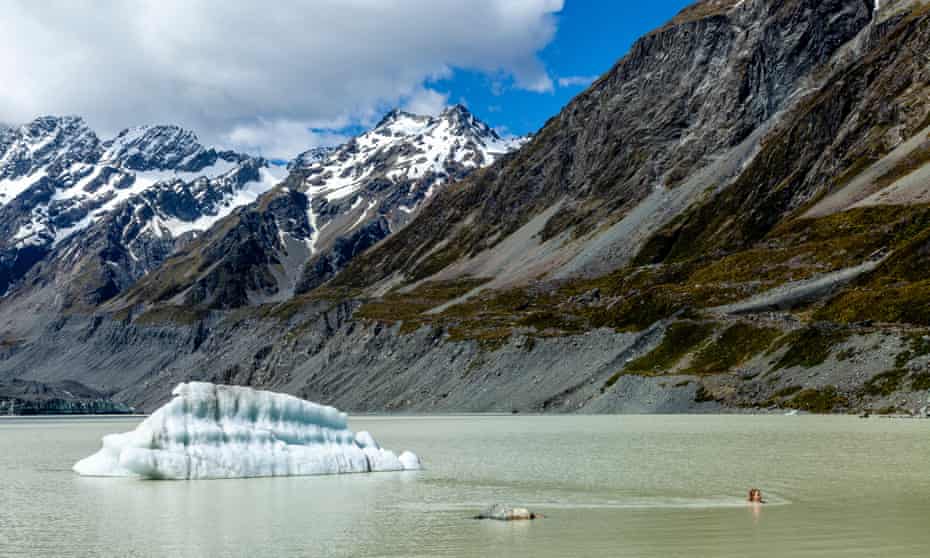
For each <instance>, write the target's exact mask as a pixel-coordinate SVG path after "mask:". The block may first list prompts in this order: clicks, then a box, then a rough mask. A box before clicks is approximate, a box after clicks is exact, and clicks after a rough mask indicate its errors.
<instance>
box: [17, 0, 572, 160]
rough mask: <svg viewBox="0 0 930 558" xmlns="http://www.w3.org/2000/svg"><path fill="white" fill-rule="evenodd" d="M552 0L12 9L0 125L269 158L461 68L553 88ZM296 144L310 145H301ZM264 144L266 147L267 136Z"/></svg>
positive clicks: (557, 4) (102, 3)
mask: <svg viewBox="0 0 930 558" xmlns="http://www.w3.org/2000/svg"><path fill="white" fill-rule="evenodd" d="M561 8H562V0H471V1H469V2H459V1H452V0H420V1H413V0H407V1H403V0H393V1H391V0H282V1H279V2H274V3H270V4H269V3H258V2H249V3H246V2H211V1H209V0H159V1H155V0H142V1H139V2H132V3H129V2H120V1H117V0H99V1H97V0H94V1H90V0H84V1H81V0H74V1H66V0H49V1H46V2H31V1H28V0H12V1H11V2H8V3H6V4H5V7H4V12H5V14H4V18H5V21H6V22H7V25H6V26H5V32H4V33H3V34H0V76H2V78H3V81H4V82H5V83H6V84H8V87H4V88H2V89H0V122H23V121H26V120H29V119H31V118H32V117H34V116H36V115H37V114H44V113H56V114H62V113H73V114H81V115H83V116H85V117H86V118H87V119H88V120H89V122H90V123H91V124H92V125H93V126H95V127H97V128H99V129H101V130H103V131H105V132H112V131H115V130H117V129H119V128H122V127H125V126H128V125H133V124H140V123H146V122H172V123H178V124H181V125H184V126H187V127H190V128H193V129H196V130H198V132H199V133H200V135H201V136H202V137H203V139H204V140H205V141H207V142H208V143H209V142H219V143H222V144H225V145H228V146H230V147H239V148H242V147H252V146H251V145H249V143H250V142H252V143H258V144H260V145H261V147H263V148H264V149H265V151H266V153H265V154H266V155H270V156H288V155H294V153H291V151H293V149H294V146H296V145H300V146H301V147H309V146H311V145H313V143H319V142H323V141H325V139H326V138H325V137H321V136H320V135H319V134H311V133H310V132H307V129H308V128H313V129H321V128H322V129H325V128H328V127H331V126H333V125H337V126H338V125H340V124H351V123H355V122H359V121H364V120H366V119H369V120H370V119H371V118H373V117H374V116H375V115H376V114H380V112H381V111H382V110H383V109H384V108H385V107H386V106H388V105H394V104H404V103H408V104H412V105H417V104H420V103H426V104H427V105H428V106H430V107H433V106H434V105H435V104H436V102H437V101H438V100H440V99H441V94H439V93H436V92H431V90H429V89H425V88H424V82H426V81H428V80H430V79H435V78H441V77H444V76H449V75H450V74H451V72H452V71H453V69H454V68H464V69H470V70H476V71H480V72H487V73H493V74H498V75H499V74H503V75H505V76H510V77H511V78H512V79H513V82H514V84H515V86H516V87H520V88H525V89H529V90H534V91H540V90H547V89H551V88H552V79H551V78H550V76H549V75H548V73H547V71H546V69H545V67H544V66H543V64H542V63H541V61H540V60H539V58H538V56H537V53H538V52H539V50H540V49H542V48H543V47H544V46H545V45H546V44H547V43H549V41H550V40H551V39H552V37H553V35H554V33H555V28H556V19H555V15H554V14H555V13H556V12H558V11H559V10H561ZM305 133H306V137H303V136H304V134H305ZM271 137H274V141H270V140H266V139H264V138H271Z"/></svg>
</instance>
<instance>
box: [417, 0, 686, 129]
mask: <svg viewBox="0 0 930 558" xmlns="http://www.w3.org/2000/svg"><path fill="white" fill-rule="evenodd" d="M691 2H692V0H651V1H649V2H633V1H630V0H567V1H566V3H565V7H564V8H563V10H562V11H561V12H560V13H559V14H558V16H557V21H558V29H557V31H556V35H555V38H554V40H553V41H552V42H550V43H549V44H548V45H547V46H546V47H545V48H544V49H543V50H542V51H541V52H540V53H539V58H541V59H542V61H543V63H544V64H545V66H546V69H547V70H548V72H549V74H550V75H551V76H552V78H553V80H554V81H555V84H554V88H553V90H552V92H543V93H537V92H533V91H527V90H523V89H518V88H516V87H514V86H513V82H512V80H507V79H503V80H500V79H495V78H494V76H490V75H487V74H484V73H480V72H475V71H463V70H455V71H454V73H453V75H452V77H451V78H449V79H444V80H440V81H435V82H428V83H427V85H428V87H430V88H432V89H435V90H437V91H439V92H442V93H444V94H448V95H449V102H450V103H455V102H462V103H463V104H465V105H467V106H468V107H469V108H470V109H471V110H472V112H474V113H475V114H476V115H478V117H479V118H481V119H482V120H484V121H486V122H488V123H489V124H491V125H492V126H495V127H497V128H500V129H503V130H505V131H506V132H509V133H512V134H515V135H523V134H526V133H530V132H535V131H536V130H538V129H539V128H540V127H541V126H542V125H543V124H544V123H545V121H546V120H547V119H548V118H550V117H552V116H554V115H555V114H557V113H558V112H559V110H560V109H561V108H562V107H563V106H565V104H566V103H568V101H570V100H571V99H572V97H574V96H575V95H577V94H578V93H580V92H581V91H582V90H584V88H585V86H586V85H585V83H584V82H585V81H586V80H583V79H578V80H571V78H591V77H594V76H598V75H600V74H602V73H604V72H606V71H607V70H608V69H610V67H611V66H613V64H614V63H615V62H616V61H617V60H619V59H620V58H621V57H622V56H623V55H624V54H626V52H627V51H628V50H629V48H630V46H632V44H633V42H634V41H636V39H637V38H639V37H641V36H642V35H644V34H646V33H647V32H649V31H651V30H653V29H655V28H657V27H659V26H661V25H662V24H663V23H665V22H666V21H668V20H669V19H671V18H672V17H673V16H674V15H675V14H676V13H678V11H680V10H681V9H682V8H684V7H685V6H687V5H688V4H690V3H691ZM559 78H561V79H562V80H563V81H564V80H566V78H568V80H569V81H577V83H563V85H560V84H559V83H558V80H559Z"/></svg>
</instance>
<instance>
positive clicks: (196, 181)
mask: <svg viewBox="0 0 930 558" xmlns="http://www.w3.org/2000/svg"><path fill="white" fill-rule="evenodd" d="M282 177H283V176H275V175H274V173H273V169H271V168H270V167H269V165H268V164H267V162H266V161H264V160H263V159H260V158H254V157H249V156H247V155H243V154H238V153H233V152H230V151H217V150H216V149H214V148H208V147H205V146H203V145H202V144H201V143H200V142H199V140H198V138H197V135H196V134H194V133H193V132H192V131H189V130H185V129H183V128H181V127H178V126H171V125H156V126H140V127H136V128H129V129H126V130H123V131H122V132H120V133H119V134H118V135H117V136H116V137H115V138H113V139H110V140H107V141H101V140H100V138H99V137H98V136H97V134H96V133H94V131H93V130H91V129H90V127H89V126H88V125H87V123H86V122H85V121H84V120H83V119H82V118H80V117H77V116H62V117H58V116H43V117H40V118H37V119H35V120H33V121H32V122H29V123H27V124H24V125H22V126H19V127H16V128H8V129H4V130H0V294H2V293H4V292H6V291H7V289H8V287H9V285H10V284H11V283H13V282H16V281H18V280H19V279H20V278H21V277H22V276H23V275H24V274H25V273H26V272H27V271H29V270H30V269H31V268H32V267H33V266H34V265H36V264H37V263H38V262H40V261H42V260H43V259H44V258H45V257H46V256H47V255H49V254H50V253H51V252H52V251H53V250H54V249H56V248H57V247H58V246H59V245H62V244H63V243H65V241H73V242H74V243H77V244H82V245H83V244H86V243H87V242H88V240H87V239H88V238H90V237H91V236H93V235H91V234H87V231H90V230H92V229H94V228H95V227H98V226H99V227H102V228H103V229H105V230H106V231H107V232H106V234H103V232H102V231H98V232H100V233H101V234H102V238H106V239H107V240H106V243H105V244H106V250H108V251H109V252H110V256H109V259H108V260H107V261H109V262H110V264H109V266H110V267H111V268H114V269H117V270H118V272H114V273H115V274H116V275H119V276H120V277H121V278H120V281H119V282H120V283H121V284H128V282H130V281H132V280H133V279H134V278H137V277H138V276H140V275H141V274H143V273H145V272H146V271H148V270H150V269H152V268H154V267H156V266H157V265H158V264H159V263H161V261H162V260H163V259H164V258H165V257H166V256H167V255H168V254H170V253H171V252H172V251H173V250H174V247H173V245H174V242H175V240H176V239H178V238H179V237H181V236H183V235H185V234H187V233H190V232H195V231H202V230H205V229H206V228H208V227H209V226H210V225H212V224H213V223H214V222H216V221H217V220H219V219H220V218H222V217H223V216H225V215H227V214H229V213H230V212H231V211H232V210H233V209H235V208H236V207H238V206H241V205H243V204H245V203H249V202H250V201H253V200H254V199H256V198H257V196H258V195H259V194H261V193H262V192H264V191H266V190H268V189H270V188H271V187H272V186H273V185H274V184H275V183H276V181H277V179H278V178H282ZM78 233H80V234H79V236H80V238H74V237H75V236H76V235H78ZM69 239H70V240H69ZM92 253H94V249H90V248H89V247H88V246H83V248H80V249H76V250H74V251H73V252H72V253H71V257H72V259H74V258H75V256H77V259H80V257H82V256H84V255H88V254H92ZM118 254H121V256H119V255H118ZM121 257H124V258H125V263H119V264H115V263H116V262H118V261H119V260H120V259H121ZM114 264H115V265H114Z"/></svg>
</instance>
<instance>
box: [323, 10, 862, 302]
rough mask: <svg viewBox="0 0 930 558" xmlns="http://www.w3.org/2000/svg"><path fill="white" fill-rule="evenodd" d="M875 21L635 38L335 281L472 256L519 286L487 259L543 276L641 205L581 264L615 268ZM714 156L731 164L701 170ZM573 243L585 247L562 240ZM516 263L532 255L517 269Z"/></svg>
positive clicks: (798, 20) (817, 15) (757, 20)
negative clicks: (491, 164)
mask: <svg viewBox="0 0 930 558" xmlns="http://www.w3.org/2000/svg"><path fill="white" fill-rule="evenodd" d="M871 16H872V14H871V9H870V7H869V5H868V3H866V2H864V1H862V0H827V1H821V0H791V1H788V2H770V1H747V2H702V3H699V4H698V5H697V6H696V7H694V8H692V9H690V10H687V11H685V12H684V13H683V14H681V16H679V17H678V18H677V19H676V20H674V21H673V22H671V23H670V24H668V25H666V26H665V27H662V28H661V29H658V30H656V31H654V32H652V33H650V34H648V35H646V36H645V37H643V38H642V39H640V40H639V41H637V42H636V44H634V45H633V47H632V48H631V50H630V53H629V54H628V55H627V56H625V57H624V58H623V59H622V60H620V61H619V62H618V63H617V64H616V65H615V66H614V67H613V68H612V69H611V70H610V71H609V72H607V73H606V74H605V75H603V76H602V77H601V78H599V79H598V80H597V81H595V82H594V83H593V84H592V85H591V87H589V88H588V90H587V91H585V92H584V93H582V94H580V95H579V96H578V97H576V98H575V99H574V100H573V101H572V102H571V103H569V104H568V106H566V107H565V108H564V109H563V110H562V111H561V112H560V113H559V114H558V115H557V116H556V117H554V118H553V119H552V120H550V121H549V122H548V123H547V124H546V126H545V127H544V128H543V129H542V130H540V132H539V133H538V134H536V136H535V137H534V138H533V140H532V141H530V142H529V143H528V144H527V145H526V146H525V148H524V149H522V150H520V152H519V153H518V154H517V155H516V157H514V159H513V160H511V161H508V162H507V163H506V164H502V165H498V166H496V167H495V168H492V169H491V170H490V172H487V173H482V174H481V175H478V176H477V177H476V178H473V179H471V180H468V181H465V182H464V183H463V184H461V185H460V186H459V187H458V188H456V189H455V190H454V191H451V192H450V193H449V195H444V196H440V197H439V198H438V199H437V200H436V202H434V203H433V204H431V207H430V211H429V212H426V213H424V214H423V215H422V216H421V217H420V218H419V219H417V221H416V222H414V223H412V224H411V226H409V227H407V228H406V229H405V230H404V231H402V232H401V233H400V234H398V235H396V236H394V237H392V238H391V239H390V240H389V241H388V242H386V243H385V244H384V246H383V247H382V248H381V249H380V250H375V251H371V252H369V253H368V254H366V255H365V257H363V258H361V259H359V260H357V261H356V262H355V263H354V264H353V265H352V266H350V269H349V270H348V272H347V273H345V274H343V275H342V277H341V278H340V279H337V281H339V282H342V283H345V284H350V285H359V286H360V285H365V284H369V283H370V282H371V281H372V278H388V277H393V276H395V274H400V275H402V276H404V277H405V278H407V279H408V280H419V279H424V278H427V277H431V276H433V275H435V274H437V272H440V271H442V270H443V269H444V268H447V267H448V266H449V264H450V263H455V262H461V261H462V260H465V259H466V258H469V257H473V258H476V259H478V261H477V262H475V263H474V264H472V265H470V266H466V267H465V268H464V269H463V272H475V274H479V273H480V274H507V275H511V276H519V271H518V270H517V269H514V268H512V267H508V266H506V265H503V266H502V265H489V264H485V263H484V262H483V261H481V260H494V259H495V257H497V258H499V259H503V260H519V263H520V267H522V268H524V269H531V270H532V269H540V270H545V271H546V272H548V273H551V272H552V271H553V268H554V267H558V266H559V265H565V262H567V261H568V262H571V261H572V257H577V258H584V256H585V255H586V250H585V249H586V248H589V247H591V246H592V245H594V244H596V240H597V239H596V238H590V233H594V234H595V235H596V234H597V233H601V234H602V235H604V234H607V233H605V232H604V227H605V226H606V225H609V224H612V223H614V222H616V221H617V220H618V219H620V218H621V217H623V216H627V217H629V218H631V219H632V218H638V213H637V207H638V206H642V207H643V208H645V209H646V213H647V215H646V216H645V217H644V218H639V220H638V221H637V222H636V223H635V224H634V225H632V226H631V227H630V228H629V229H628V230H624V233H623V234H621V235H618V236H617V237H616V238H613V239H612V242H610V243H609V244H615V245H620V246H621V247H622V249H613V250H610V248H611V246H609V245H608V246H606V247H605V248H603V249H599V250H597V251H596V253H594V254H591V255H589V258H588V259H592V260H601V263H599V264H597V265H594V266H593V270H592V271H594V272H596V273H604V272H607V271H610V270H612V269H615V268H616V267H618V266H619V265H622V264H623V263H625V261H626V260H627V259H628V258H629V257H631V256H632V255H634V254H635V253H636V249H637V247H638V246H639V245H640V243H641V242H642V241H643V240H645V239H646V238H648V235H649V234H650V232H652V231H653V230H654V229H655V228H656V227H657V226H658V225H661V224H663V222H664V221H665V220H667V219H671V218H672V217H674V216H675V214H676V212H677V211H679V210H683V209H684V208H685V207H687V206H688V205H690V204H691V203H693V202H695V201H696V199H697V198H698V197H699V196H700V195H702V194H704V193H705V191H706V190H708V189H714V188H718V187H720V186H721V185H722V184H725V183H727V182H728V181H730V180H732V179H733V175H734V174H736V173H738V172H739V170H740V164H741V163H742V161H740V159H741V158H743V157H744V156H742V155H741V154H740V153H739V151H740V150H738V149H737V146H740V145H741V144H742V143H743V142H745V141H748V142H749V143H750V144H752V145H753V146H757V145H758V140H759V138H758V135H759V134H758V133H756V134H755V135H754V132H761V131H763V130H765V129H766V127H767V124H766V123H769V124H768V125H769V126H770V125H771V123H772V122H773V119H774V118H775V117H776V116H777V115H778V114H779V112H780V111H782V110H783V109H785V108H786V107H787V106H788V105H789V104H790V103H791V102H797V100H798V98H799V96H801V95H802V94H803V92H804V90H805V89H806V88H808V87H811V86H813V85H814V83H813V81H812V80H813V76H812V75H811V72H812V70H813V69H814V68H816V67H818V66H820V65H821V64H824V63H826V62H827V61H828V60H830V58H831V56H832V55H834V54H835V53H836V52H837V51H838V49H839V48H840V47H841V46H843V45H844V44H846V43H848V42H849V41H851V40H852V39H853V38H854V37H856V36H857V35H858V34H859V33H860V32H861V31H862V30H863V29H864V28H865V27H866V26H867V25H868V24H869V22H870V21H871ZM825 133H827V132H825ZM744 149H746V150H749V151H751V150H752V149H754V147H752V146H747V147H744ZM721 158H728V159H733V163H734V164H735V167H736V168H732V169H730V168H717V167H720V165H719V164H718V165H717V166H716V167H714V168H713V169H711V172H709V173H705V174H704V175H702V174H701V173H700V172H699V171H701V170H702V169H704V168H706V167H710V166H712V164H713V163H714V161H715V160H719V159H721ZM679 198H681V199H679ZM547 210H549V213H547ZM540 216H544V217H540ZM534 219H541V222H540V223H537V224H535V225H534V228H532V229H531V230H527V229H525V228H524V229H523V230H524V231H525V232H526V234H525V235H524V237H523V239H521V240H519V245H518V246H517V247H514V248H513V249H512V250H513V252H518V253H519V254H517V253H514V254H512V255H511V253H510V252H508V253H507V254H504V253H503V252H502V250H504V249H508V247H507V244H506V239H507V238H508V237H512V238H514V239H515V240H516V239H518V238H519V237H520V234H519V233H518V231H520V230H521V227H526V226H527V224H528V223H532V222H533V220H534ZM466 222H467V223H468V226H467V227H465V226H462V224H463V223H466ZM607 232H608V233H609V231H607ZM579 237H581V239H582V240H584V241H586V242H570V241H572V240H573V239H577V238H579ZM539 241H543V242H544V243H545V244H544V246H542V247H540V246H538V243H539ZM546 244H547V245H546ZM495 247H497V248H499V250H498V252H494V251H493V250H492V249H493V248H495ZM482 253H484V254H482ZM524 253H529V254H530V256H529V257H527V256H523V259H521V258H520V257H519V255H522V254H524ZM482 264H483V265H482ZM578 267H581V268H582V269H581V271H586V269H584V268H585V267H586V266H584V265H581V264H579V266H578ZM456 273H458V271H456ZM525 279H528V277H524V280H525Z"/></svg>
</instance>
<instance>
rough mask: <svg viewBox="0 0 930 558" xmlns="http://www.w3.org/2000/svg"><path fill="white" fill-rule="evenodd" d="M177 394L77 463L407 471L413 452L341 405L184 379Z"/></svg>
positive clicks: (273, 472)
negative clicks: (397, 449) (380, 436)
mask: <svg viewBox="0 0 930 558" xmlns="http://www.w3.org/2000/svg"><path fill="white" fill-rule="evenodd" d="M171 393H172V395H174V398H173V399H172V400H171V401H169V402H168V403H166V404H165V405H164V406H162V407H161V408H159V409H158V410H157V411H155V412H154V413H152V414H151V416H149V417H148V418H147V419H145V420H144V421H142V423H141V424H139V426H138V427H136V429H135V430H133V431H132V432H126V433H123V434H110V435H108V436H104V438H103V448H102V449H101V450H100V451H98V452H97V453H95V454H94V455H91V456H90V457H87V458H85V459H82V460H80V461H78V462H77V463H76V464H75V465H74V471H75V472H77V473H79V474H81V475H87V476H103V477H138V478H145V479H219V478H244V477H277V476H297V475H325V474H333V473H368V472H373V471H407V470H415V469H419V468H420V459H419V458H418V457H417V456H416V455H415V454H413V453H411V452H403V453H402V454H400V455H399V456H398V455H397V454H395V453H394V452H392V451H390V450H386V449H382V448H381V447H380V446H379V445H378V442H376V441H375V439H374V437H372V435H371V434H369V433H368V432H359V433H357V434H356V433H354V432H352V431H351V430H349V429H348V427H347V420H348V417H347V416H346V414H345V413H343V412H340V411H339V410H338V409H336V408H334V407H327V406H324V405H317V404H316V403H311V402H309V401H304V400H303V399H299V398H297V397H294V396H291V395H285V394H282V393H273V392H270V391H259V390H255V389H251V388H246V387H238V386H222V385H214V384H211V383H206V382H190V383H185V384H179V385H178V386H177V387H176V388H175V389H174V391H172V392H171Z"/></svg>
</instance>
